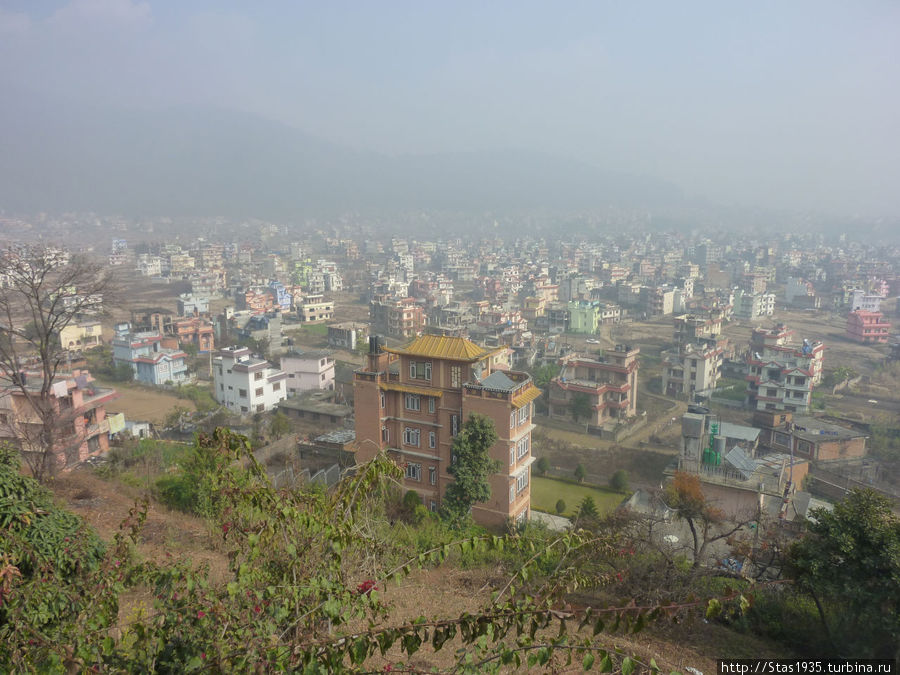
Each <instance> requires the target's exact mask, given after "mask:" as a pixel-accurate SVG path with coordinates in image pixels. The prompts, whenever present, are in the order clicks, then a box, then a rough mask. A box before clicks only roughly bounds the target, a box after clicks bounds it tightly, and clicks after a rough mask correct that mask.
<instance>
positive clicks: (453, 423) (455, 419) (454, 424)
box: [450, 415, 459, 436]
mask: <svg viewBox="0 0 900 675" xmlns="http://www.w3.org/2000/svg"><path fill="white" fill-rule="evenodd" d="M458 433H459V415H450V435H451V436H456V435H457V434H458Z"/></svg>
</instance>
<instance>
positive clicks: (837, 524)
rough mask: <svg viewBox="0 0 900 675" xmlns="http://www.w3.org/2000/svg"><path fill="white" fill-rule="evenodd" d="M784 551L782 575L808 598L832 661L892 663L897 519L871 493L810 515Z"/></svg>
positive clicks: (899, 620) (899, 615) (899, 536)
mask: <svg viewBox="0 0 900 675" xmlns="http://www.w3.org/2000/svg"><path fill="white" fill-rule="evenodd" d="M811 515H812V518H813V519H812V520H810V522H809V525H808V532H807V534H806V536H804V537H803V539H801V540H800V541H798V542H795V543H794V544H793V545H792V546H791V547H790V549H789V551H788V574H789V575H790V576H792V577H793V578H794V579H795V581H796V583H797V585H798V586H799V587H800V588H801V589H802V590H804V591H805V592H807V593H809V595H810V596H811V597H812V598H813V600H814V601H815V603H816V606H817V608H818V610H819V617H820V619H821V620H822V624H823V627H824V628H825V630H826V632H827V633H828V634H829V636H830V640H829V641H830V643H831V644H832V645H834V647H835V654H834V655H835V656H855V657H881V658H895V657H896V656H897V654H898V651H900V519H898V518H897V516H896V515H894V514H893V513H892V511H891V503H890V502H889V501H888V500H887V499H886V498H885V497H882V496H881V495H879V494H878V493H877V492H875V491H874V490H869V489H865V490H859V489H857V490H854V491H853V492H851V493H850V494H849V495H848V496H847V497H846V498H844V500H843V501H841V502H839V503H837V504H835V506H834V511H827V510H825V509H814V510H813V511H812V514H811Z"/></svg>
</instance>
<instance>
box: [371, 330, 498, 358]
mask: <svg viewBox="0 0 900 675" xmlns="http://www.w3.org/2000/svg"><path fill="white" fill-rule="evenodd" d="M384 351H386V352H391V353H392V354H405V355H407V356H429V357H431V358H434V359H452V360H456V361H478V360H480V359H482V358H484V357H485V356H487V355H488V354H492V353H494V352H496V351H498V349H485V348H484V347H479V346H478V345H476V344H475V343H474V342H472V341H471V340H467V339H466V338H461V337H449V336H445V335H422V336H420V337H417V338H416V339H415V340H413V341H412V342H410V343H409V344H408V345H406V347H403V348H401V349H391V348H389V347H385V348H384Z"/></svg>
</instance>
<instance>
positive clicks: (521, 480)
mask: <svg viewBox="0 0 900 675" xmlns="http://www.w3.org/2000/svg"><path fill="white" fill-rule="evenodd" d="M530 473H531V469H530V468H528V469H525V470H524V471H523V472H522V473H521V474H520V475H519V476H517V477H516V494H519V493H520V492H521V491H522V490H524V489H525V488H527V487H528V475H529V474H530Z"/></svg>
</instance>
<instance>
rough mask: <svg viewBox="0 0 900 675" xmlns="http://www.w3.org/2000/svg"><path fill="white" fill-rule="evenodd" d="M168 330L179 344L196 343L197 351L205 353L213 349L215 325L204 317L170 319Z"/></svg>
mask: <svg viewBox="0 0 900 675" xmlns="http://www.w3.org/2000/svg"><path fill="white" fill-rule="evenodd" d="M169 331H170V334H171V335H173V336H174V337H175V339H176V340H178V343H179V344H185V343H190V344H192V345H196V347H197V351H198V352H204V353H205V352H210V351H212V350H213V349H215V346H216V344H215V327H214V326H213V324H212V322H211V321H207V320H206V319H200V318H198V317H194V318H191V319H176V320H174V321H172V323H171V327H170V328H169Z"/></svg>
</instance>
